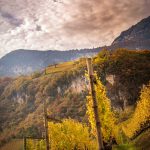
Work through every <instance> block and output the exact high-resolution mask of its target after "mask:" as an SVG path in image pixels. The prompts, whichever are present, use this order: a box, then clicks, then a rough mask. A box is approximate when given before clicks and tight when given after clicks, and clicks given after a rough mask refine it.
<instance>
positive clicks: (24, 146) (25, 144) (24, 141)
mask: <svg viewBox="0 0 150 150" xmlns="http://www.w3.org/2000/svg"><path fill="white" fill-rule="evenodd" d="M26 147H27V141H26V137H24V138H23V149H24V150H26V149H27V148H26Z"/></svg>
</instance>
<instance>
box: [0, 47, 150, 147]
mask: <svg viewBox="0 0 150 150" xmlns="http://www.w3.org/2000/svg"><path fill="white" fill-rule="evenodd" d="M94 60H95V61H94V70H95V71H96V72H97V75H98V78H101V81H102V82H103V84H104V85H105V86H106V91H107V95H108V98H109V99H110V100H111V104H112V107H113V108H114V109H116V110H118V111H119V112H118V114H122V113H121V111H120V110H122V109H125V108H126V107H128V106H130V107H131V106H134V104H136V102H137V100H138V99H139V95H140V91H141V88H142V86H143V85H147V84H148V82H149V80H150V76H149V74H150V51H143V50H141V51H140V50H139V51H134V50H133V51H130V50H117V51H106V50H103V51H101V52H100V53H99V54H98V55H97V56H96V58H95V59H94ZM85 70H87V69H86V62H85V60H84V59H80V60H77V61H72V62H65V63H62V64H58V65H56V66H55V65H53V66H52V65H51V66H48V67H47V68H46V74H42V73H41V74H36V73H35V74H32V75H28V76H19V77H16V78H6V77H4V78H0V145H2V144H3V143H5V142H7V141H8V140H9V138H11V137H23V136H24V135H26V136H30V137H35V136H37V137H41V135H42V132H43V131H44V129H43V103H44V101H43V100H44V99H45V100H46V102H47V105H48V110H49V111H48V112H49V113H50V114H51V115H52V116H54V117H56V118H58V119H60V118H61V119H63V118H72V119H76V120H79V121H82V122H87V116H86V97H87V95H88V93H89V91H88V89H89V88H88V87H89V85H88V84H89V82H88V80H87V78H86V77H85ZM124 116H125V117H128V115H124ZM123 119H125V118H123Z"/></svg>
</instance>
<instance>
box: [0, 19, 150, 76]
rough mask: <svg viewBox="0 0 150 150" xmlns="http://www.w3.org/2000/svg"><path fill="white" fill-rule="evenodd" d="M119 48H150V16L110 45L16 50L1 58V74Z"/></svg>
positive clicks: (22, 72)
mask: <svg viewBox="0 0 150 150" xmlns="http://www.w3.org/2000/svg"><path fill="white" fill-rule="evenodd" d="M103 48H107V49H110V50H113V49H117V48H127V49H146V50H150V17H148V18H145V19H143V20H142V21H140V22H139V23H137V24H136V25H134V26H132V27H131V28H129V29H128V30H126V31H123V32H122V33H121V34H120V36H119V37H117V38H116V39H115V40H114V42H113V43H112V44H111V45H110V46H106V47H99V48H93V49H82V50H69V51H53V50H48V51H37V50H22V49H21V50H15V51H12V52H10V53H8V54H7V55H5V56H4V57H2V58H1V59H0V76H18V75H26V74H29V73H33V72H35V71H41V70H42V69H43V68H45V67H47V66H48V65H51V64H58V63H61V62H66V61H70V60H75V59H77V58H80V57H85V56H93V55H95V54H97V53H98V52H99V51H100V50H101V49H103Z"/></svg>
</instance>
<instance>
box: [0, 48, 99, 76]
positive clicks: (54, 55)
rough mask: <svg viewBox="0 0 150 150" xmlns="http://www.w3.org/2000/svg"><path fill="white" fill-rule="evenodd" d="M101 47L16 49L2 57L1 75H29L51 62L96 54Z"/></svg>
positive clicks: (0, 63)
mask: <svg viewBox="0 0 150 150" xmlns="http://www.w3.org/2000/svg"><path fill="white" fill-rule="evenodd" d="M100 49H101V48H94V49H83V50H69V51H56V50H55V51H52V50H48V51H37V50H15V51H12V52H10V53H8V54H7V55H5V56H4V57H2V58H1V59H0V76H19V75H27V74H29V73H33V72H35V71H41V70H42V69H43V68H45V67H47V66H48V65H50V64H57V63H61V62H66V61H71V60H75V59H77V58H80V57H83V56H84V57H85V56H94V55H96V54H97V53H98V52H99V51H100Z"/></svg>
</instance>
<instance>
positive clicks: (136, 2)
mask: <svg viewBox="0 0 150 150" xmlns="http://www.w3.org/2000/svg"><path fill="white" fill-rule="evenodd" d="M149 10H150V0H0V57H2V56H4V55H5V54H6V53H8V52H10V51H12V50H16V49H34V50H49V49H51V50H70V49H81V48H92V47H99V46H104V45H110V44H111V43H112V42H113V40H114V39H115V38H116V37H117V36H118V35H119V34H120V33H121V32H122V31H123V30H126V29H128V28H129V27H130V26H132V25H134V24H136V23H137V22H139V21H140V20H141V19H143V18H145V17H147V16H149V15H150V11H149Z"/></svg>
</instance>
